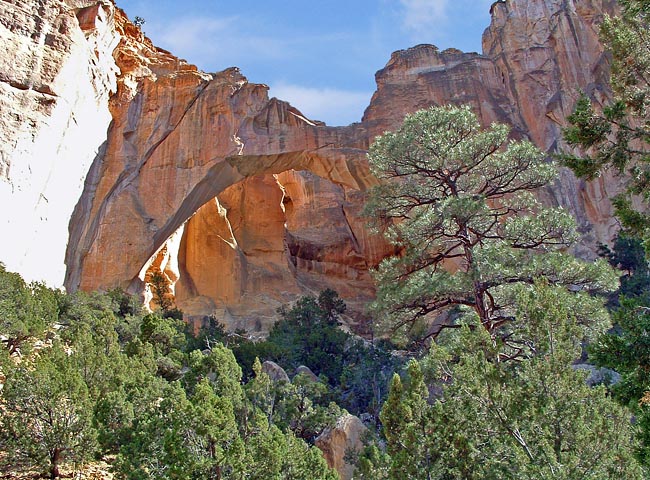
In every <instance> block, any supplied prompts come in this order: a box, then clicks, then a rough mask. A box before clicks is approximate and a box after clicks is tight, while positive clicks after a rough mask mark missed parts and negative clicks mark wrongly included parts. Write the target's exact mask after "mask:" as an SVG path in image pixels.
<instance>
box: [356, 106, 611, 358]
mask: <svg viewBox="0 0 650 480" xmlns="http://www.w3.org/2000/svg"><path fill="white" fill-rule="evenodd" d="M368 158H369V161H370V166H371V169H372V171H373V173H374V174H375V175H376V176H377V177H378V178H379V179H380V180H381V182H382V183H381V184H380V185H379V186H377V187H375V188H374V189H373V190H372V191H371V194H370V199H369V201H368V204H367V205H366V213H367V214H368V216H370V217H371V218H374V219H375V221H376V226H377V227H378V228H379V229H380V230H381V231H382V232H383V233H384V234H385V235H386V237H387V238H388V239H389V240H390V241H392V242H393V243H394V244H395V245H396V247H397V248H398V249H399V252H400V254H399V255H398V256H394V257H391V258H388V259H386V260H384V261H383V262H382V263H381V264H380V266H379V268H378V271H377V274H376V282H377V284H378V290H377V300H376V301H375V302H374V304H373V305H372V310H373V312H374V313H375V315H376V316H377V317H379V318H380V319H382V320H383V325H384V327H385V328H386V329H387V330H388V331H390V332H391V333H392V334H394V335H399V336H400V337H401V338H402V340H405V339H408V338H409V337H410V338H411V339H414V340H419V341H421V340H423V339H426V338H428V337H435V336H437V335H438V334H439V333H440V331H441V330H442V329H443V328H446V327H458V326H459V323H458V322H454V321H453V320H454V316H455V317H458V314H459V313H463V312H469V313H470V314H471V315H473V316H474V317H475V318H477V319H478V321H479V324H480V325H481V326H482V327H483V328H485V329H486V330H487V331H488V332H489V333H490V335H492V336H493V337H496V336H498V335H499V334H498V331H499V330H501V329H502V327H503V326H504V325H507V324H508V323H510V322H512V321H513V320H514V318H515V317H514V312H513V311H512V308H511V306H512V292H513V289H514V288H515V287H516V286H517V285H520V284H530V283H532V282H533V281H534V280H535V279H536V278H538V277H542V278H546V279H547V280H548V281H549V282H551V283H553V284H558V285H567V286H568V285H571V286H572V288H581V289H585V290H589V291H601V290H612V289H614V288H615V286H616V281H617V280H616V276H615V274H614V273H613V272H612V271H611V270H610V269H609V268H608V266H607V265H606V262H604V261H598V262H595V263H593V264H588V263H585V262H580V261H578V260H576V259H575V258H574V257H572V256H571V255H569V254H567V253H565V249H566V248H567V247H568V246H569V245H571V243H572V242H573V241H574V240H575V239H576V232H575V224H574V221H573V218H572V217H571V216H570V215H569V213H567V212H566V211H564V210H563V209H562V208H547V207H543V206H542V205H541V204H540V203H539V202H538V201H537V200H536V199H535V197H534V196H533V193H532V192H533V191H534V190H536V189H538V188H540V187H543V186H545V185H547V184H548V183H549V182H550V181H552V180H553V179H554V178H555V176H556V168H555V166H554V165H553V164H552V163H551V162H548V161H546V159H545V158H544V155H543V154H542V153H541V152H540V151H539V150H537V149H536V148H535V147H534V146H533V145H532V144H530V143H528V142H514V141H509V140H508V127H506V126H504V125H496V124H494V125H492V126H491V128H489V129H487V130H482V129H481V127H480V125H479V122H478V120H477V118H476V115H474V114H473V113H472V112H471V111H470V109H469V108H468V107H451V106H450V107H434V108H430V109H428V110H422V111H419V112H416V113H415V114H413V115H407V116H406V118H405V120H404V123H403V125H402V126H401V127H400V129H399V130H397V131H396V132H393V133H386V134H384V135H382V136H380V137H378V138H377V139H376V140H375V142H374V143H373V144H372V146H371V147H370V151H369V154H368ZM443 313H446V314H447V315H448V318H447V319H445V320H443V319H442V318H441V314H443ZM436 317H437V318H436ZM423 319H426V320H429V321H432V320H434V319H436V323H435V326H433V327H431V326H430V325H429V323H430V322H428V323H424V325H423ZM507 335H508V332H506V334H505V335H501V337H502V338H507ZM506 341H507V340H506ZM518 350H519V347H518V346H517V345H515V344H512V354H513V355H516V354H517V352H518Z"/></svg>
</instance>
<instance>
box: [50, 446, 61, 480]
mask: <svg viewBox="0 0 650 480" xmlns="http://www.w3.org/2000/svg"><path fill="white" fill-rule="evenodd" d="M60 461H61V449H59V448H55V449H54V451H53V452H52V454H51V455H50V479H51V480H56V479H57V478H59V477H60V476H61V473H60V472H59V462H60Z"/></svg>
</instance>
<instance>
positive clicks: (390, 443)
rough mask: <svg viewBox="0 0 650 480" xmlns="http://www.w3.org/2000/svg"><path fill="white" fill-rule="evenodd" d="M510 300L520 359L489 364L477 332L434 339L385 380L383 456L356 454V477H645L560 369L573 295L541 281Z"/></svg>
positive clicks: (597, 402)
mask: <svg viewBox="0 0 650 480" xmlns="http://www.w3.org/2000/svg"><path fill="white" fill-rule="evenodd" d="M517 290H518V292H517V294H516V295H515V299H516V300H515V303H516V305H517V315H518V316H519V317H521V318H523V319H525V320H526V325H527V326H528V327H529V328H528V332H527V334H528V342H529V343H528V352H527V355H526V356H522V357H520V359H519V361H517V362H501V361H498V358H499V356H500V355H501V353H502V349H503V348H504V346H503V345H502V344H501V345H500V344H498V343H497V344H494V342H493V341H492V339H491V337H490V335H489V334H488V333H487V331H486V330H485V329H481V328H477V329H473V330H472V329H470V328H467V326H463V328H462V329H460V330H455V331H451V332H449V331H448V332H446V333H447V334H446V335H444V337H445V338H444V339H439V341H438V342H437V343H436V344H434V345H432V349H431V352H430V353H429V354H428V355H427V356H425V357H424V359H423V360H421V361H420V362H418V361H416V360H412V361H411V363H410V364H409V368H408V375H407V376H406V378H405V380H404V381H402V379H401V378H400V377H399V376H397V375H396V376H395V377H394V379H393V382H392V384H391V390H390V394H389V396H388V400H387V401H386V403H385V404H384V407H383V409H382V412H381V419H382V422H383V427H384V429H383V433H384V436H385V438H386V442H385V452H384V453H382V452H381V450H380V448H378V447H377V445H375V446H374V447H373V446H370V447H369V448H367V449H366V451H365V452H364V456H363V457H362V459H361V462H359V465H360V467H361V468H360V469H359V472H358V473H359V474H360V478H388V479H400V480H406V479H414V480H415V479H418V480H419V479H425V478H426V479H440V480H443V479H460V478H462V479H466V480H479V479H481V480H486V479H495V478H498V479H521V478H526V479H537V480H542V479H566V480H572V479H576V478H580V479H593V480H596V479H604V478H626V479H640V478H645V477H644V476H643V474H642V471H641V469H640V467H639V464H638V463H637V462H636V461H635V459H634V455H633V454H634V446H635V441H634V439H633V432H632V429H633V426H632V424H631V421H630V413H629V411H627V410H625V409H624V408H622V407H620V406H619V405H617V404H616V403H615V402H614V401H613V400H612V399H611V398H610V397H609V396H608V394H607V392H606V390H605V388H604V387H602V386H601V387H598V388H591V387H589V386H587V384H586V382H585V372H584V371H580V370H575V369H574V368H572V362H573V360H574V358H575V357H576V356H577V355H578V354H579V352H580V348H581V342H580V338H581V337H582V335H583V334H582V332H581V330H583V327H581V326H580V324H579V317H578V315H577V313H578V311H577V310H576V309H574V308H573V300H572V298H571V297H572V296H573V295H575V293H574V292H568V291H566V290H565V289H563V288H562V287H558V286H550V285H548V284H546V283H544V282H537V283H535V284H534V285H533V286H529V285H519V286H518V287H517ZM427 384H428V385H427ZM427 386H428V387H429V389H428V388H427ZM432 387H433V388H432ZM429 392H435V395H430V393H429ZM378 444H379V445H381V443H379V442H378ZM355 478H356V477H355Z"/></svg>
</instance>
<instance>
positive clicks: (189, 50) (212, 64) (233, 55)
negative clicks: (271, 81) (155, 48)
mask: <svg viewBox="0 0 650 480" xmlns="http://www.w3.org/2000/svg"><path fill="white" fill-rule="evenodd" d="M242 22H243V23H244V25H245V19H243V18H241V17H238V16H230V17H222V18H218V17H196V16H187V17H182V18H175V19H171V20H169V19H166V20H162V21H154V22H147V24H146V25H145V27H144V30H145V31H146V33H147V35H148V36H149V37H151V38H152V39H153V41H154V43H156V44H157V45H160V46H161V47H163V48H165V49H167V50H169V51H171V52H172V53H173V54H174V55H177V56H179V57H182V58H185V59H186V60H188V61H190V62H191V63H197V64H199V67H201V68H205V69H208V70H221V69H223V68H226V67H230V66H235V65H237V63H238V62H239V61H240V59H242V58H246V57H250V56H253V57H264V58H267V59H268V58H271V59H273V58H283V57H286V56H287V55H288V54H290V49H288V48H287V44H286V42H284V41H282V40H281V39H278V38H273V37H268V36H261V35H256V34H254V33H251V32H249V31H246V30H244V27H242Z"/></svg>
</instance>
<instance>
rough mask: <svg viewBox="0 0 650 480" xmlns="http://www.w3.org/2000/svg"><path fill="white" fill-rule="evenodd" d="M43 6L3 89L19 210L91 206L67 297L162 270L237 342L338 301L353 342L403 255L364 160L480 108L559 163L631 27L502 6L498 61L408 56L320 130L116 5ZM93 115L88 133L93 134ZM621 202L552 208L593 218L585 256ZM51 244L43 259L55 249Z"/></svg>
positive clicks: (75, 223) (423, 51)
mask: <svg viewBox="0 0 650 480" xmlns="http://www.w3.org/2000/svg"><path fill="white" fill-rule="evenodd" d="M25 3H26V4H27V5H29V7H25V6H23V2H18V1H17V0H11V1H8V0H0V13H2V15H1V17H0V18H2V20H0V22H2V25H1V26H2V30H0V38H3V39H8V40H7V41H11V42H14V44H16V45H17V46H18V45H20V52H21V54H20V55H21V56H19V58H20V59H21V60H20V61H19V62H18V66H19V67H20V68H14V69H12V68H10V65H9V63H6V64H4V65H3V67H2V71H3V72H9V73H0V75H3V77H0V80H2V82H1V83H0V86H1V88H2V90H0V93H1V96H0V101H1V102H4V103H3V104H2V105H3V110H2V111H3V115H2V122H6V123H3V124H2V125H0V128H1V129H2V135H3V139H2V145H3V147H2V148H3V150H1V151H0V152H1V154H2V155H1V156H0V185H2V188H4V189H5V190H7V192H8V193H7V198H8V199H9V201H12V202H15V201H18V200H20V201H21V202H23V200H22V197H20V195H21V194H20V189H21V188H22V189H23V190H25V191H26V192H28V193H29V198H25V200H24V202H25V203H24V205H25V208H26V211H27V213H28V214H29V215H30V216H33V215H34V213H33V212H37V213H36V215H40V212H41V211H42V209H43V207H42V203H43V200H42V199H41V194H42V195H44V196H45V197H47V198H48V200H49V202H50V203H49V205H50V211H51V210H55V211H56V213H57V214H58V215H60V216H61V217H64V218H67V217H68V216H70V210H71V205H72V202H74V201H75V200H76V199H77V198H78V199H79V200H78V202H77V204H76V207H75V209H74V212H73V213H72V215H71V217H70V232H69V239H68V248H67V253H66V256H65V262H66V265H67V271H66V277H65V284H66V287H67V288H69V289H71V290H75V289H79V288H81V289H95V288H111V287H115V286H120V287H122V288H125V289H129V290H130V291H132V292H142V291H143V290H144V289H145V286H144V284H143V281H142V279H143V278H144V274H145V272H146V270H147V269H148V268H150V267H151V266H152V265H154V266H156V267H159V268H161V270H162V271H163V272H165V274H166V275H167V276H168V278H169V279H170V281H171V283H172V286H173V289H174V292H175V294H176V299H177V303H178V305H179V306H180V307H181V308H182V309H183V310H184V311H185V312H186V313H188V314H191V315H195V316H199V317H200V316H202V315H209V314H215V315H217V316H218V317H219V318H220V319H222V320H223V321H224V322H226V323H227V324H228V325H229V326H230V327H243V328H248V329H251V330H257V329H266V328H268V326H269V324H270V321H271V319H272V317H273V314H274V311H275V309H276V307H277V306H278V305H280V304H281V303H283V302H286V301H289V300H292V299H294V298H296V296H298V295H300V294H304V293H310V292H317V291H318V290H319V289H321V288H324V287H325V286H329V287H332V288H334V289H336V290H338V291H339V292H340V293H341V295H342V297H343V298H344V299H346V300H347V301H348V302H349V304H350V307H351V308H350V310H351V319H350V321H351V322H352V323H354V322H355V320H358V319H361V315H360V313H361V312H362V310H363V305H364V304H365V302H367V301H368V299H370V298H371V297H372V295H373V287H372V282H371V279H370V276H369V273H368V272H369V268H371V267H372V266H374V265H376V264H377V262H378V261H379V260H380V259H381V258H382V257H383V256H385V255H386V254H388V253H390V251H391V249H390V246H388V245H386V244H385V242H383V241H382V239H380V238H377V237H373V236H372V235H370V234H369V232H368V231H367V229H366V228H365V222H364V220H363V219H362V218H361V217H360V209H361V205H362V202H363V195H364V194H363V191H364V190H365V189H366V188H367V187H369V186H371V185H372V184H374V182H375V180H374V179H373V178H372V177H371V176H370V174H369V172H368V169H367V163H366V160H365V151H366V149H367V147H368V145H369V143H370V142H371V141H372V139H373V138H374V137H375V136H376V135H377V134H380V133H382V132H383V131H385V130H387V129H391V128H394V127H396V126H397V125H399V124H400V122H401V120H402V118H403V115H404V114H406V113H408V112H412V111H415V110H417V109H419V108H424V107H427V106H430V105H434V104H446V103H469V104H471V105H472V106H473V107H474V108H475V109H476V111H477V112H478V113H479V114H480V117H481V119H482V120H483V121H484V122H485V123H486V124H487V123H490V122H492V121H499V122H507V123H509V124H510V125H512V126H513V135H515V136H517V137H529V138H531V139H532V140H533V141H535V142H536V143H537V144H538V145H539V146H540V147H541V148H543V149H545V150H547V151H549V152H553V151H555V150H556V149H557V148H558V145H559V144H560V143H561V140H560V137H561V135H560V127H561V125H562V123H563V119H564V118H565V116H566V115H567V114H568V113H569V112H570V111H571V109H572V106H573V102H574V101H575V99H576V97H577V95H578V92H579V89H583V90H585V91H588V92H590V93H593V94H594V96H595V97H596V98H597V99H603V98H604V97H605V96H606V95H607V86H606V85H607V84H606V78H607V62H606V58H605V56H604V55H603V50H602V47H601V46H600V44H599V43H598V38H597V23H598V22H599V21H600V19H601V18H602V16H603V14H604V13H608V12H609V13H611V12H613V9H614V4H613V2H612V1H608V0H580V1H577V0H545V1H542V0H535V1H527V0H508V1H507V2H496V3H495V4H493V6H492V8H491V13H492V22H491V25H490V26H489V28H488V29H487V30H486V32H485V34H484V37H483V50H484V54H483V55H479V54H468V53H463V52H460V51H457V50H446V51H443V52H440V51H438V49H437V48H435V47H433V46H431V45H419V46H416V47H413V48H411V49H408V50H403V51H399V52H395V53H394V54H393V55H392V57H391V59H390V60H389V62H388V64H387V65H386V67H385V68H384V69H382V70H380V71H379V72H378V73H377V75H376V80H377V91H376V92H375V94H374V96H373V98H372V100H371V104H370V106H369V107H368V109H367V110H366V112H365V115H364V117H363V121H362V122H361V123H358V124H353V125H350V126H348V127H329V126H326V125H324V124H322V123H319V122H314V121H311V120H309V119H307V118H305V117H304V115H302V114H301V113H300V111H299V110H297V109H296V108H294V107H292V106H291V105H289V104H287V103H286V102H282V101H280V100H277V99H275V98H272V99H269V98H268V94H267V91H268V89H267V87H266V86H264V85H256V84H251V83H249V82H248V81H247V80H246V78H245V77H244V76H243V75H242V74H241V73H240V72H239V71H237V70H236V69H229V70H226V71H223V72H219V73H214V74H210V73H204V72H200V71H197V69H196V68H195V67H193V66H191V65H188V64H187V63H186V62H184V61H182V60H179V59H177V58H176V57H174V56H173V55H172V54H170V53H168V52H165V51H162V50H160V49H157V48H156V47H155V46H153V45H152V44H151V43H150V42H149V41H148V40H147V39H146V38H145V37H144V36H143V35H142V33H141V32H140V30H139V29H137V28H136V27H135V26H134V25H132V24H131V23H130V22H129V21H128V19H127V18H126V17H125V16H124V14H123V13H122V12H121V11H120V10H119V9H117V8H115V6H114V5H113V4H112V2H111V1H109V0H104V1H99V0H78V1H73V0H66V1H65V2H58V1H54V0H29V1H28V2H25ZM42 18H46V19H48V20H47V22H46V25H47V28H46V29H45V30H46V31H45V30H43V28H44V27H43V25H42V24H41V23H42V22H41V20H40V19H42ZM57 22H58V23H57ZM25 25H26V27H25ZM18 26H20V28H18ZM39 29H40V30H39ZM41 31H43V32H45V33H38V32H41ZM34 32H37V33H36V34H34ZM48 35H50V36H48ZM48 39H49V40H48ZM48 42H49V43H48ZM16 48H18V47H16ZM23 56H24V58H23ZM39 59H40V60H39ZM9 61H10V60H7V62H9ZM39 62H40V63H39ZM39 65H47V66H48V68H47V69H43V68H40V67H39ZM79 70H81V71H82V72H83V75H79V74H77V75H78V76H79V78H80V80H78V81H75V82H70V80H69V78H70V75H72V74H71V73H69V72H71V71H73V72H77V71H79ZM39 72H40V73H39ZM62 72H63V73H62ZM66 75H67V76H66ZM66 79H67V80H66ZM55 80H58V83H57V81H55ZM48 102H49V103H48ZM75 102H77V103H75ZM5 105H6V106H5ZM48 105H49V106H48ZM55 107H56V108H55ZM5 108H7V110H5ZM57 109H58V110H61V112H62V113H58V114H57V115H60V117H58V116H55V113H54V111H55V110H56V111H57V112H58V110H57ZM5 111H6V112H12V114H11V115H9V114H5ZM82 111H83V112H88V113H87V114H88V115H89V116H88V117H87V118H86V119H85V121H83V122H79V119H78V118H77V115H78V112H82ZM60 119H63V120H60ZM75 120H76V122H77V123H75ZM11 122H13V123H11ZM79 125H81V126H79ZM83 129H87V130H92V135H91V134H90V133H88V134H84V133H83V132H84V130H83ZM75 132H77V133H75ZM43 135H49V138H50V139H51V140H52V141H48V142H46V141H42V140H39V139H40V137H41V136H43ZM75 135H77V136H76V137H75ZM78 135H81V136H82V138H79V137H78ZM39 142H40V143H39ZM73 146H74V148H72V147H73ZM93 157H94V160H93V161H92V165H90V166H89V161H90V160H91V159H92V158H93ZM45 158H46V159H47V160H48V161H49V162H52V165H53V166H50V164H46V162H43V159H45ZM41 162H42V163H41ZM61 162H66V163H65V165H66V166H65V168H61ZM32 166H33V168H32ZM86 171H87V175H86V177H85V186H84V189H83V193H81V195H79V193H80V192H79V188H78V185H79V179H81V178H82V177H83V172H86ZM20 172H27V173H24V174H23V175H22V176H20V175H19V173H20ZM35 172H36V173H35ZM48 175H52V176H54V175H59V176H64V177H65V178H63V179H61V178H58V179H54V177H51V178H52V185H65V187H64V188H63V189H62V192H61V195H60V196H59V197H56V198H55V199H54V200H53V197H52V195H51V194H50V196H48V193H49V191H47V190H46V189H45V187H43V188H41V186H40V183H39V181H40V180H39V178H40V176H42V177H44V178H48ZM75 182H76V183H75ZM48 185H49V183H48ZM612 185H613V183H608V182H606V181H605V180H601V181H599V182H597V183H593V184H590V185H585V184H584V182H580V181H577V180H576V179H575V178H574V177H573V176H572V175H571V174H570V173H569V172H564V173H563V175H562V178H561V181H560V182H559V183H558V184H557V185H555V186H554V188H553V189H552V190H551V191H549V192H546V197H547V198H546V200H547V201H548V202H550V203H559V204H562V205H566V206H567V207H569V208H570V209H571V210H572V211H573V212H574V213H575V214H576V217H577V218H578V221H579V223H580V226H581V229H582V231H583V233H584V234H585V240H584V243H583V245H584V247H583V252H582V253H583V254H588V253H589V252H590V251H593V246H594V244H595V242H597V241H605V242H607V241H610V240H611V237H612V236H613V234H614V233H615V225H614V223H613V221H612V218H611V206H610V205H609V203H608V201H607V197H608V196H609V195H610V191H609V190H610V189H612V188H615V186H612ZM26 186H27V187H26ZM12 188H13V190H12ZM43 192H47V193H43ZM3 199H4V197H3ZM30 202H31V203H30ZM39 202H40V203H39ZM21 205H22V203H21ZM16 215H17V216H12V215H11V214H9V213H6V214H3V222H4V221H6V222H7V225H8V227H9V228H12V230H11V231H12V232H14V231H15V232H17V235H18V237H17V238H19V239H21V240H19V242H18V247H19V248H17V250H20V251H16V253H12V254H11V256H12V257H15V258H23V257H24V256H25V255H29V256H33V255H35V254H34V251H35V250H34V247H33V246H30V245H29V244H28V242H26V241H24V240H22V239H23V238H24V239H25V240H27V239H28V238H29V234H32V235H33V233H32V232H33V230H34V225H40V224H39V223H38V222H37V221H31V222H29V223H28V224H27V226H26V227H25V226H24V225H25V224H21V226H20V228H22V231H19V230H18V228H19V226H18V225H17V224H18V223H19V222H20V221H21V219H20V215H21V214H20V213H18V212H16ZM22 216H23V217H24V216H25V215H24V214H23V215H22ZM5 218H6V219H5ZM52 220H53V218H49V219H48V221H47V222H44V225H49V224H50V223H52ZM55 222H60V219H57V220H55ZM14 225H15V227H14ZM56 226H57V227H58V228H59V229H60V228H61V223H56ZM14 228H15V230H14ZM8 231H9V230H8ZM36 235H37V237H36V238H37V242H36V245H35V247H36V249H38V247H40V246H42V245H43V243H42V239H43V238H44V237H43V235H44V231H42V230H41V231H39V232H38V233H36ZM47 235H48V236H47V237H45V238H48V239H50V243H48V247H47V248H41V249H40V250H41V251H42V256H43V257H44V259H45V258H46V259H48V260H53V261H54V262H55V263H56V262H60V258H61V256H62V248H61V245H62V244H63V243H64V242H65V239H66V236H65V235H62V233H61V232H60V231H57V232H52V233H51V234H47ZM2 251H3V252H4V249H3V250H2ZM25 252H27V253H25ZM21 255H22V256H21ZM5 258H7V257H5ZM33 258H38V257H33ZM11 266H12V265H10V267H11Z"/></svg>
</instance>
